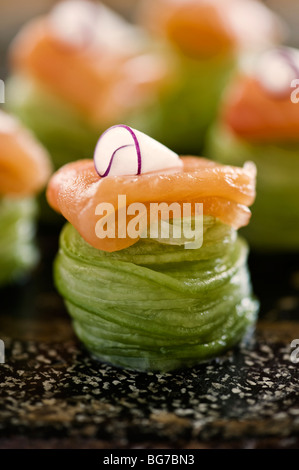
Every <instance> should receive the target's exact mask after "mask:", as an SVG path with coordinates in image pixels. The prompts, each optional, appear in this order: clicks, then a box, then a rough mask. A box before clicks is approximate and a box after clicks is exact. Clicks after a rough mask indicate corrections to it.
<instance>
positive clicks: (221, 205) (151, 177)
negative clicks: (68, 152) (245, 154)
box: [47, 157, 256, 252]
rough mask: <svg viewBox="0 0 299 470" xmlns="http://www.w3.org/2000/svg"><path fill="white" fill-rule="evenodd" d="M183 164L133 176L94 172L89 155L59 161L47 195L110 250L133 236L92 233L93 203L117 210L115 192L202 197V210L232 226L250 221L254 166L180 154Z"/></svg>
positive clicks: (130, 196)
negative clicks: (65, 161) (101, 174)
mask: <svg viewBox="0 0 299 470" xmlns="http://www.w3.org/2000/svg"><path fill="white" fill-rule="evenodd" d="M181 159H182V161H183V166H182V167H181V168H179V169H178V168H175V169H173V170H167V171H166V170H165V171H160V172H152V173H145V174H142V175H138V176H108V177H105V178H101V177H99V175H98V174H97V172H96V171H95V168H94V163H93V161H92V160H80V161H77V162H74V163H70V164H68V165H65V166H64V167H62V168H61V169H60V170H59V171H57V172H56V173H55V174H54V175H53V176H52V178H51V180H50V182H49V185H48V189H47V199H48V202H49V204H50V205H51V206H52V208H53V209H55V210H56V211H57V212H60V213H61V214H62V215H63V216H64V217H65V218H66V219H67V220H68V221H69V222H70V223H71V224H72V225H73V226H74V227H75V228H76V229H77V231H78V232H79V233H80V235H81V236H82V237H83V239H84V240H85V241H87V242H88V243H89V244H90V245H92V246H93V247H95V248H97V249H99V250H103V251H107V252H114V251H119V250H122V249H124V248H127V247H129V246H131V245H133V244H134V243H136V242H137V241H138V240H137V239H131V238H128V237H127V238H113V239H111V238H105V239H100V238H98V237H97V235H96V231H95V227H96V224H97V222H98V220H99V216H98V215H96V207H97V206H98V204H100V203H111V204H112V205H113V207H114V208H115V211H117V210H118V209H119V208H118V196H119V195H124V196H126V204H127V206H128V205H129V204H132V203H134V202H139V203H143V204H144V205H145V207H148V206H149V204H150V203H153V202H156V203H159V202H166V203H172V202H178V203H179V204H183V203H186V202H197V203H203V211H204V214H205V215H211V216H214V217H216V218H218V219H219V220H221V221H222V222H223V223H225V224H228V225H231V226H232V227H234V228H235V229H238V228H240V227H242V226H245V225H247V224H248V223H249V220H250V216H251V212H250V210H249V209H248V207H249V206H250V205H251V204H252V203H253V202H254V199H255V179H256V169H255V166H254V164H252V163H247V164H245V166H244V168H237V167H232V166H225V165H220V164H218V163H215V162H212V161H210V160H207V159H204V158H197V157H181Z"/></svg>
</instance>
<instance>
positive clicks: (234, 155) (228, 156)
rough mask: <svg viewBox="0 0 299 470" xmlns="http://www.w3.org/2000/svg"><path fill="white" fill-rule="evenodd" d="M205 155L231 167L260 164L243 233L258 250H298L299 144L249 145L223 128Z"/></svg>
mask: <svg viewBox="0 0 299 470" xmlns="http://www.w3.org/2000/svg"><path fill="white" fill-rule="evenodd" d="M206 154H207V155H208V156H213V158H215V159H217V160H218V161H220V162H222V163H225V164H228V165H236V166H239V165H242V164H243V163H244V162H245V161H248V160H252V161H254V162H255V164H256V165H257V169H258V172H257V198H256V202H255V204H254V206H253V208H252V214H253V216H252V221H251V223H250V225H249V226H248V227H246V228H245V229H243V233H244V235H245V236H246V238H247V239H248V240H249V242H250V244H251V245H252V246H253V247H255V248H256V249H259V250H266V251H269V250H272V251H273V250H281V251H297V250H298V249H299V186H298V174H299V145H298V144H297V143H289V144H283V143H281V144H277V143H273V144H266V143H260V144H258V143H250V142H246V141H245V140H243V139H241V138H239V137H237V136H234V135H233V133H231V132H230V131H228V130H225V129H224V128H223V127H221V126H215V127H214V129H213V130H212V131H211V133H210V136H209V139H208V144H207V150H206Z"/></svg>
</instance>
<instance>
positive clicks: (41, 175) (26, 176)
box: [0, 111, 52, 196]
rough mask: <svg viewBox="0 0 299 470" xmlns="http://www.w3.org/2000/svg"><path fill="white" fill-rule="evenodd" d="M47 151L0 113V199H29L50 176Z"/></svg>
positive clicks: (26, 132) (29, 134)
mask: <svg viewBox="0 0 299 470" xmlns="http://www.w3.org/2000/svg"><path fill="white" fill-rule="evenodd" d="M51 170H52V167H51V163H50V159H49V157H48V154H47V152H46V151H45V150H44V148H43V147H41V146H40V145H39V144H38V143H37V142H36V140H35V139H34V138H33V136H32V135H31V133H30V132H29V131H27V130H25V129H24V128H23V127H21V125H20V124H19V123H18V121H17V120H16V119H14V118H13V117H11V116H9V115H7V114H6V113H4V112H3V111H0V196H1V195H9V196H30V195H33V194H36V193H37V192H39V191H40V190H41V189H42V188H43V187H44V186H45V184H46V182H47V181H48V179H49V177H50V174H51Z"/></svg>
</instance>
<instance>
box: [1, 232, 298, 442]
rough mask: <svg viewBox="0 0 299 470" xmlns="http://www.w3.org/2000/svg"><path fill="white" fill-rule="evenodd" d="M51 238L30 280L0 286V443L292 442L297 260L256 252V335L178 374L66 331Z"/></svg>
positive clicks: (253, 260) (295, 414)
mask: <svg viewBox="0 0 299 470" xmlns="http://www.w3.org/2000/svg"><path fill="white" fill-rule="evenodd" d="M55 240H56V239H55V237H53V236H51V234H49V235H47V236H42V237H41V248H42V250H43V252H44V253H47V255H46V256H45V259H43V262H42V263H41V265H40V267H39V269H38V270H37V272H36V273H34V276H33V278H32V279H31V280H30V281H28V282H27V283H24V284H23V285H22V286H18V287H13V288H12V287H10V288H7V289H4V290H2V291H1V298H2V303H1V309H0V331H1V333H0V337H1V338H2V339H4V341H5V346H6V351H5V352H6V363H5V364H2V365H0V403H1V405H0V406H1V408H0V448H1V447H2V448H3V447H4V448H15V447H33V448H37V447H50V448H57V447H68V448H75V447H85V448H103V447H105V448H108V447H109V448H110V447H111V448H113V447H124V448H125V447H164V448H168V447H169V448H172V447H185V448H191V447H192V448H202V447H206V448H218V447H239V448H244V447H250V448H257V447H283V448H290V447H294V448H297V447H298V444H299V399H298V396H299V374H298V371H299V364H294V363H292V362H291V360H290V353H291V347H290V343H291V341H292V340H293V339H296V338H299V322H298V319H299V295H298V291H299V256H291V255H286V256H282V255H281V256H278V257H273V256H270V255H268V256H262V255H259V256H257V255H255V256H252V257H251V260H250V264H251V269H252V273H253V281H254V287H255V291H256V293H257V294H258V296H259V297H260V300H261V302H262V308H261V319H260V321H259V323H258V326H257V329H256V331H255V333H254V334H253V336H252V337H251V338H250V340H249V341H247V343H246V344H245V343H244V344H242V345H240V347H238V348H236V349H235V350H234V351H232V352H230V353H228V354H227V355H226V356H225V357H222V358H219V359H218V360H214V361H212V362H210V363H208V364H202V365H200V366H198V367H195V368H192V369H188V370H183V371H177V372H176V373H173V374H163V375H162V374H153V373H150V374H143V373H142V374H141V373H134V372H130V371H124V370H120V369H116V368H114V367H111V366H109V365H105V364H101V363H99V362H97V361H95V360H93V359H92V358H90V357H89V355H88V354H87V353H86V352H85V350H84V348H82V347H81V346H80V345H79V344H78V342H77V340H76V339H75V338H74V336H73V332H72V328H71V325H70V321H69V318H68V316H67V314H66V312H65V310H64V307H63V304H62V301H61V299H60V298H59V296H58V295H57V294H56V293H55V290H54V288H53V285H52V279H51V262H52V257H53V253H54V252H55V250H56V241H55Z"/></svg>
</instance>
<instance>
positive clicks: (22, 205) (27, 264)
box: [0, 198, 38, 286]
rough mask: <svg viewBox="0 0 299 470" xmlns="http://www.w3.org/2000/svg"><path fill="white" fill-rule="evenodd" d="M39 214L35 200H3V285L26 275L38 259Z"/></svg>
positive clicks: (0, 275) (0, 236) (0, 260)
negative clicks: (35, 221) (37, 232)
mask: <svg viewBox="0 0 299 470" xmlns="http://www.w3.org/2000/svg"><path fill="white" fill-rule="evenodd" d="M35 215H36V203H35V201H34V200H33V199H28V198H27V199H22V200H18V199H10V198H1V199H0V286H1V285H2V284H4V283H7V282H12V281H14V280H16V279H19V278H20V277H22V276H23V275H24V274H25V272H26V271H27V270H28V269H30V268H32V267H33V266H34V265H35V264H36V262H37V260H38V251H37V249H36V247H35V245H34V235H35V224H34V218H35Z"/></svg>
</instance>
